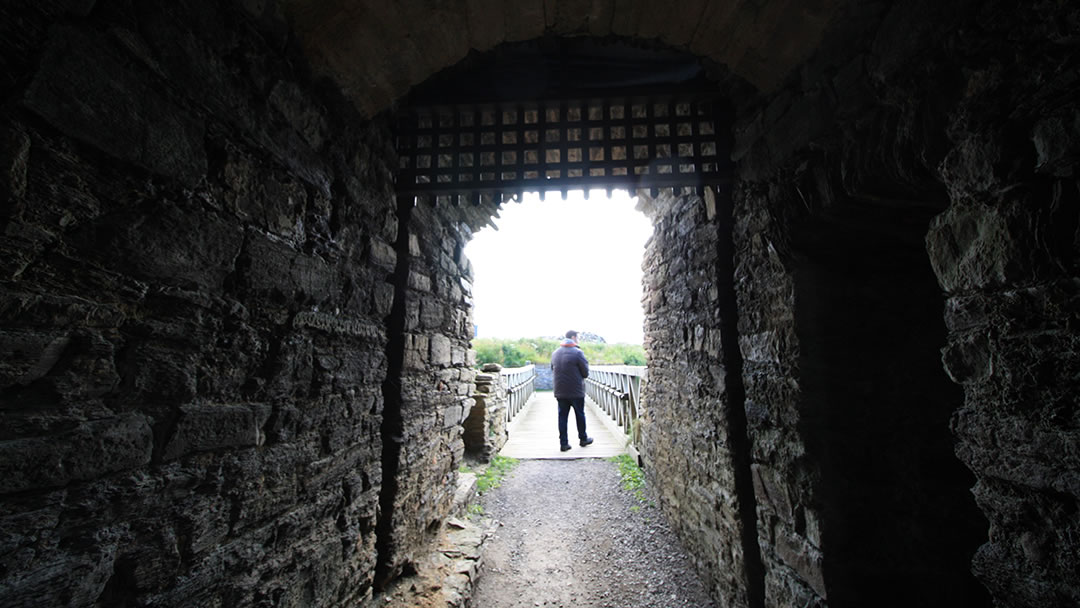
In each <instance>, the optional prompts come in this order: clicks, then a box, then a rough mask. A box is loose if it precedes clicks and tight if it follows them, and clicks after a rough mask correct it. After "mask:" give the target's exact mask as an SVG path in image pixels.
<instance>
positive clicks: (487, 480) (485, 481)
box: [476, 456, 518, 494]
mask: <svg viewBox="0 0 1080 608" xmlns="http://www.w3.org/2000/svg"><path fill="white" fill-rule="evenodd" d="M517 463H518V461H517V459H516V458H507V457H505V456H496V457H494V458H492V459H491V464H489V465H488V467H487V468H486V469H484V472H483V473H482V474H480V475H478V476H477V477H476V491H477V492H479V493H480V494H483V493H485V492H487V491H488V490H494V489H495V488H497V487H499V484H501V483H502V479H503V477H505V476H506V474H507V473H509V472H510V469H513V468H514V465H516V464H517Z"/></svg>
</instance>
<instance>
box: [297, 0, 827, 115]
mask: <svg viewBox="0 0 1080 608" xmlns="http://www.w3.org/2000/svg"><path fill="white" fill-rule="evenodd" d="M847 2H848V0H810V1H808V0H673V1H672V2H663V1H659V0H285V7H284V8H285V13H286V16H287V18H288V19H289V21H290V23H291V24H292V27H293V29H294V31H295V33H296V36H297V38H298V40H299V42H300V45H301V47H302V48H303V49H304V52H305V53H306V55H307V56H308V58H309V60H310V61H311V63H312V66H313V67H314V69H315V70H316V71H317V72H318V73H319V74H320V75H322V76H326V77H328V78H330V79H331V80H332V81H334V82H335V83H337V84H338V86H340V87H341V89H342V91H343V92H344V93H345V95H346V96H347V97H348V98H349V99H351V100H352V101H353V102H354V103H355V104H356V106H357V108H358V109H359V110H360V111H361V112H362V113H364V114H365V115H368V116H371V115H374V114H375V113H377V112H379V111H381V110H384V109H386V108H388V107H390V105H391V104H392V103H393V102H394V101H395V100H396V99H398V98H400V97H402V96H403V95H405V94H406V93H408V92H409V90H410V89H411V88H412V87H413V86H414V85H416V84H419V83H421V82H423V81H424V80H425V79H426V78H428V77H429V76H430V75H432V74H434V73H435V72H437V71H439V70H441V69H443V68H445V67H448V66H451V65H454V64H455V63H457V62H458V61H460V60H461V59H463V58H464V57H465V56H466V55H467V54H468V52H469V51H470V49H475V50H477V51H487V50H489V49H491V48H493V47H494V46H495V45H497V44H500V43H502V42H516V41H521V40H529V39H532V38H537V37H539V36H542V35H544V34H550V33H554V34H558V35H566V36H575V35H591V36H610V35H615V36H625V37H632V38H640V39H645V40H651V39H657V40H659V41H661V42H663V43H665V44H667V45H670V46H672V47H675V48H677V49H683V50H686V51H688V52H690V53H693V54H694V55H697V56H700V57H705V58H708V59H711V60H713V61H715V62H717V63H719V64H721V65H725V66H727V67H728V69H730V70H731V71H732V72H733V73H734V74H735V75H737V76H741V77H742V78H744V79H745V80H746V81H747V82H749V83H750V84H752V85H754V86H756V87H757V88H758V89H759V90H760V91H762V92H768V91H771V90H773V89H775V88H776V87H777V86H778V85H779V83H780V82H781V81H782V80H783V79H784V77H786V76H787V75H788V74H790V73H791V71H792V70H793V69H794V68H795V67H797V66H798V65H799V64H800V63H802V62H803V61H804V60H806V59H807V58H808V57H809V56H810V55H811V54H812V53H813V51H814V49H815V48H816V47H817V46H818V44H819V43H820V41H821V37H822V36H823V33H824V31H825V29H826V27H827V25H828V23H829V21H830V19H831V18H832V17H833V15H835V14H836V12H837V9H838V8H839V7H840V6H842V5H843V4H846V3H847Z"/></svg>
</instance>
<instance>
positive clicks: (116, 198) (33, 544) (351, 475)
mask: <svg viewBox="0 0 1080 608" xmlns="http://www.w3.org/2000/svg"><path fill="white" fill-rule="evenodd" d="M0 24H2V25H0V30H2V32H0V57H2V58H3V59H2V60H0V61H2V64H3V69H2V70H0V72H2V73H3V76H2V77H0V78H2V79H3V82H4V86H3V87H2V90H3V93H2V95H3V98H4V103H3V106H2V109H0V162H2V164H0V169H2V171H0V175H2V176H0V230H2V231H3V237H2V239H0V326H2V327H3V329H0V352H2V353H3V355H2V356H0V390H2V395H3V397H2V404H0V428H2V429H3V430H2V431H0V598H2V599H0V603H2V604H3V605H5V606H13V607H14V606H43V605H52V606H91V605H101V606H105V605H108V606H122V605H146V604H151V603H152V604H155V605H161V606H193V605H199V606H254V605H276V606H329V605H344V604H353V603H355V602H356V601H357V600H358V599H360V598H362V597H364V596H365V595H366V594H368V593H369V592H370V588H371V583H372V576H373V572H374V566H375V560H376V553H375V522H376V517H377V496H378V492H379V490H380V487H381V480H382V471H381V469H380V458H379V452H380V448H381V438H380V417H381V411H382V408H383V397H382V394H381V391H380V386H381V384H382V382H383V379H384V376H385V373H386V357H385V344H386V333H385V330H384V327H383V318H384V317H385V316H386V315H387V314H388V313H389V310H390V307H391V300H392V297H393V288H392V285H391V284H389V283H387V282H386V278H387V277H388V276H389V275H390V274H391V273H392V271H393V268H394V263H395V253H394V250H393V248H392V243H393V241H394V238H395V235H396V220H395V217H394V206H393V199H392V185H391V181H390V173H389V167H388V164H387V159H390V158H392V157H393V155H392V150H391V148H390V146H389V140H388V132H387V131H386V130H385V129H384V128H383V127H381V126H379V124H377V123H376V124H370V125H368V124H366V123H364V122H362V121H360V120H359V119H358V117H357V116H356V115H355V114H353V113H352V112H351V111H350V110H348V109H347V105H346V104H344V103H341V102H340V100H339V98H338V97H336V96H335V95H332V94H327V93H324V92H321V91H320V90H319V89H318V88H317V87H314V86H312V84H311V82H310V81H309V80H308V78H307V76H306V75H305V73H304V70H303V69H302V65H298V64H297V63H296V62H295V61H294V58H293V57H291V56H290V55H289V54H288V53H287V52H284V51H283V50H282V49H286V48H288V44H287V38H286V36H285V33H284V32H285V25H284V23H283V22H280V21H275V20H274V19H273V18H272V16H269V15H268V16H264V15H262V14H252V13H250V12H247V13H245V12H242V11H240V10H230V9H227V8H223V7H222V4H221V3H217V2H201V1H198V0H196V1H193V2H183V3H175V2H139V3H137V4H130V3H123V2H97V3H95V2H41V3H38V2H34V3H31V2H26V3H23V2H15V3H5V5H4V7H3V8H0Z"/></svg>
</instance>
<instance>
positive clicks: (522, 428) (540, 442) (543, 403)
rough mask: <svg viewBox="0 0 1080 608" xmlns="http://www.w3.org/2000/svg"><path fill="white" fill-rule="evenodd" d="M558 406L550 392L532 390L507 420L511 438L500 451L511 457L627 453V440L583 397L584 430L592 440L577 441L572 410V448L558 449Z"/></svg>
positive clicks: (585, 455)
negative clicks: (526, 401)
mask: <svg viewBox="0 0 1080 608" xmlns="http://www.w3.org/2000/svg"><path fill="white" fill-rule="evenodd" d="M558 412H559V406H558V403H557V402H556V401H555V395H554V394H552V393H551V391H542V392H537V393H534V394H533V396H532V397H531V398H530V399H529V402H528V403H526V404H525V409H523V410H522V411H521V413H519V414H518V415H517V417H515V418H514V420H512V421H511V422H510V427H509V432H510V437H509V439H508V440H507V442H506V445H504V446H503V449H502V450H501V451H500V452H499V454H500V455H502V456H508V457H511V458H608V457H611V456H618V455H619V454H625V453H626V439H624V438H623V437H621V436H620V435H617V434H615V433H613V432H612V431H611V429H610V428H609V426H614V422H608V423H606V424H605V422H604V420H603V419H602V418H601V417H604V418H607V415H606V414H604V413H603V412H602V411H600V410H599V409H598V408H597V407H596V405H595V404H593V402H592V400H590V399H588V398H586V399H585V429H586V432H588V434H589V437H592V438H593V439H594V442H593V444H592V445H590V446H588V447H584V448H583V447H581V446H579V445H578V442H577V425H576V424H575V423H574V413H573V412H570V420H569V422H567V431H568V434H569V435H570V445H571V446H573V449H571V450H569V451H566V452H560V451H559V414H558ZM615 428H618V427H615Z"/></svg>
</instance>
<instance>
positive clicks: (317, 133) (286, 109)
mask: <svg viewBox="0 0 1080 608" xmlns="http://www.w3.org/2000/svg"><path fill="white" fill-rule="evenodd" d="M269 101H270V105H271V106H272V107H273V108H274V109H276V110H277V111H278V112H281V115H282V116H284V117H285V120H286V121H288V123H289V124H290V125H292V127H293V128H294V129H296V132H297V133H299V134H300V136H301V137H303V138H304V141H306V142H307V143H308V144H309V145H310V146H311V147H312V148H313V149H315V150H318V149H320V148H322V147H323V144H324V143H325V142H326V138H327V135H328V127H327V124H326V118H325V117H324V115H323V114H324V113H323V111H322V108H320V107H318V106H317V105H316V104H315V103H314V101H312V99H311V98H309V97H308V96H307V95H306V94H305V93H304V91H303V90H302V89H301V88H300V87H299V85H297V84H296V83H295V82H288V81H285V80H279V81H278V82H277V83H276V84H275V85H274V88H273V89H271V90H270V98H269Z"/></svg>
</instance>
